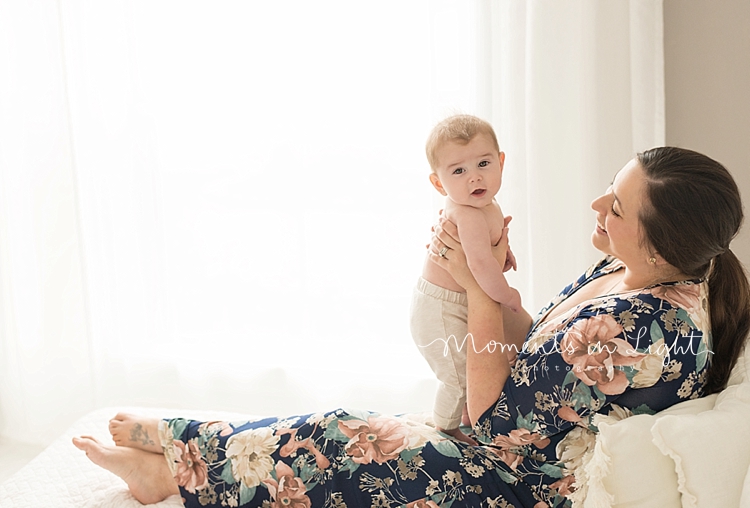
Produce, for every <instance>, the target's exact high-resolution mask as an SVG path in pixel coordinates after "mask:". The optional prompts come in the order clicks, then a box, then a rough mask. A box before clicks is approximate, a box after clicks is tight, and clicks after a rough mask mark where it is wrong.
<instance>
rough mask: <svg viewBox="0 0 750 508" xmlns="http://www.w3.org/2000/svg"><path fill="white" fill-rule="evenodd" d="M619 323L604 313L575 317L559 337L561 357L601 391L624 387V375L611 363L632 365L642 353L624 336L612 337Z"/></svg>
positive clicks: (619, 390)
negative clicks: (577, 319)
mask: <svg viewBox="0 0 750 508" xmlns="http://www.w3.org/2000/svg"><path fill="white" fill-rule="evenodd" d="M622 331H623V330H622V326H620V325H619V324H617V321H615V320H614V318H613V317H612V316H610V315H607V314H601V315H598V316H594V317H592V318H589V319H582V320H579V321H576V322H575V323H574V324H573V326H571V327H570V329H569V330H568V331H567V332H566V333H565V335H564V336H563V338H562V340H561V341H560V349H561V350H562V358H563V360H564V361H565V362H566V363H568V364H570V365H572V366H573V373H574V374H575V375H576V377H578V379H580V380H581V381H583V382H584V384H586V385H587V386H596V387H597V388H598V389H599V390H600V391H601V392H602V393H604V394H605V395H617V394H619V393H622V392H624V391H625V388H627V386H628V379H627V377H626V376H625V373H624V372H623V371H622V370H620V369H616V368H615V367H620V366H626V365H633V364H635V363H637V362H638V361H639V360H641V359H642V358H643V357H645V356H646V355H644V354H643V353H638V352H637V351H635V350H634V349H633V347H632V346H631V345H630V344H629V343H628V342H627V341H625V340H623V339H618V338H616V337H617V336H618V335H620V334H621V333H622Z"/></svg>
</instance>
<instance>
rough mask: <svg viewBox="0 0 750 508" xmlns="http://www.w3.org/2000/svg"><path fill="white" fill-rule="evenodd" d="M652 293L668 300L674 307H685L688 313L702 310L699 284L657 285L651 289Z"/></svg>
mask: <svg viewBox="0 0 750 508" xmlns="http://www.w3.org/2000/svg"><path fill="white" fill-rule="evenodd" d="M651 293H652V294H653V295H654V296H655V297H657V298H661V299H662V300H666V301H668V302H669V303H670V304H671V305H672V307H676V308H678V309H685V310H686V311H687V313H688V314H694V313H696V312H698V311H700V308H701V290H700V286H699V285H698V284H677V285H675V286H657V287H655V288H653V289H652V290H651Z"/></svg>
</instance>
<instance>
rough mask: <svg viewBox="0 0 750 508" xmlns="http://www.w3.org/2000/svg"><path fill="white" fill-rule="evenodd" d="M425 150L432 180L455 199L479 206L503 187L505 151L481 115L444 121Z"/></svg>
mask: <svg viewBox="0 0 750 508" xmlns="http://www.w3.org/2000/svg"><path fill="white" fill-rule="evenodd" d="M426 152H427V161H428V162H429V163H430V168H431V169H432V173H431V174H430V182H432V185H433V186H434V187H435V188H436V189H437V191H438V192H440V193H441V194H442V195H444V196H448V197H449V198H450V199H451V200H453V201H455V202H456V203H459V204H462V205H468V206H474V207H477V208H480V207H482V206H486V205H488V204H490V203H491V202H492V199H493V198H494V197H495V194H497V192H498V191H499V190H500V184H501V183H502V174H503V164H504V163H505V154H504V153H503V152H501V151H500V147H499V146H498V144H497V137H496V136H495V131H494V130H493V129H492V126H491V125H490V124H489V123H487V122H485V121H484V120H482V119H481V118H477V117H475V116H472V115H455V116H451V117H449V118H446V119H445V120H443V121H441V122H440V123H438V124H437V125H436V126H435V127H434V128H433V129H432V132H430V136H429V137H428V138H427V146H426Z"/></svg>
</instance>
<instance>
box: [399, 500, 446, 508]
mask: <svg viewBox="0 0 750 508" xmlns="http://www.w3.org/2000/svg"><path fill="white" fill-rule="evenodd" d="M406 508H440V506H438V505H437V504H436V503H435V501H430V500H428V499H420V500H419V501H414V502H411V503H409V504H407V505H406Z"/></svg>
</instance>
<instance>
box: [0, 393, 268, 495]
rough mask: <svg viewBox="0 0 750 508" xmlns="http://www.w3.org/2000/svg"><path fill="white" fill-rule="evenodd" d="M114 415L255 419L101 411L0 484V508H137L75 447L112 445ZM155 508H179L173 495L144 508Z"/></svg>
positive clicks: (173, 412)
mask: <svg viewBox="0 0 750 508" xmlns="http://www.w3.org/2000/svg"><path fill="white" fill-rule="evenodd" d="M118 411H126V412H132V413H137V414H144V415H149V416H156V417H159V418H161V417H170V416H184V417H187V418H192V419H196V420H217V419H218V420H224V419H229V420H239V419H243V418H255V417H253V416H249V415H239V414H237V413H225V412H217V411H213V412H206V411H183V410H179V411H177V410H173V409H144V408H117V409H109V408H108V409H100V410H97V411H94V412H92V413H89V414H87V415H86V416H84V417H83V418H81V419H80V420H78V421H77V422H76V423H74V424H73V425H72V426H71V427H70V428H69V429H68V430H67V431H66V432H65V433H64V434H63V435H62V436H60V437H59V438H58V439H57V440H55V441H54V442H53V443H52V444H51V445H50V446H49V447H48V448H47V449H46V450H44V452H42V453H41V454H40V455H39V456H37V457H36V458H34V459H33V460H32V461H31V462H29V463H28V464H27V465H26V466H24V467H23V468H22V469H21V470H19V471H18V472H17V473H16V474H14V475H13V476H11V477H10V478H8V479H7V480H6V481H5V482H3V483H2V485H0V507H2V508H42V507H43V508H94V507H97V508H105V507H106V508H141V507H143V505H142V504H141V503H139V502H138V501H136V500H135V498H133V496H132V495H130V492H129V491H128V487H127V485H126V484H125V482H123V481H122V480H121V479H120V478H118V477H117V476H115V475H114V474H112V473H110V472H109V471H106V470H104V469H102V468H100V467H98V466H95V465H94V464H93V463H92V462H91V461H89V459H88V458H86V454H85V453H83V452H82V451H81V450H79V449H77V448H76V447H75V446H73V443H72V442H71V439H72V438H73V437H74V436H80V435H89V436H94V437H96V438H97V439H99V440H100V441H103V442H110V443H111V442H112V441H111V438H110V436H109V432H108V431H107V425H108V422H109V419H110V418H112V417H113V416H114V415H115V414H116V413H117V412H118ZM148 506H152V507H155V508H157V507H158V508H182V503H181V502H180V499H179V498H178V497H177V496H172V497H171V498H169V499H167V500H165V501H162V502H161V503H157V504H152V505H148Z"/></svg>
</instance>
